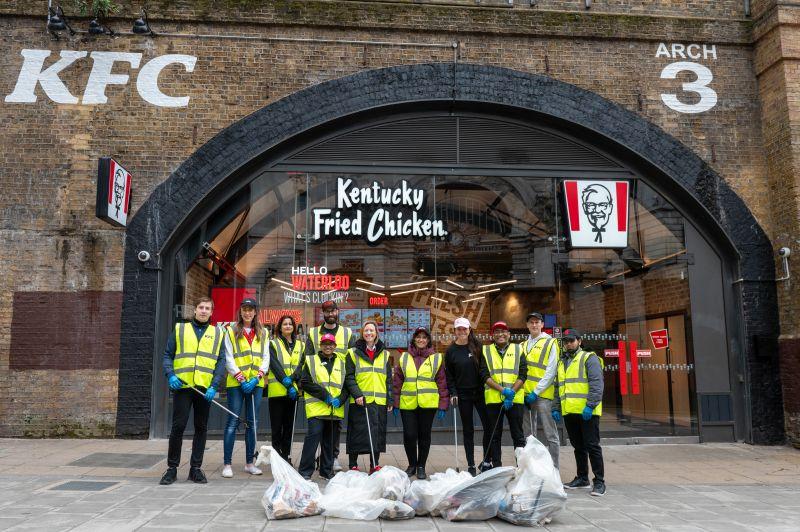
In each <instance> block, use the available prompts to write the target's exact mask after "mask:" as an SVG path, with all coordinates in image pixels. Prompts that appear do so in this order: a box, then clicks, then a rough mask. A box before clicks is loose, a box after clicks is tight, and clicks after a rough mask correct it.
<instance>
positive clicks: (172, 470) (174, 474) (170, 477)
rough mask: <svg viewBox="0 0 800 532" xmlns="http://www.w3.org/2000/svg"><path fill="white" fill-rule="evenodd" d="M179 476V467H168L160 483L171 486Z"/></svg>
mask: <svg viewBox="0 0 800 532" xmlns="http://www.w3.org/2000/svg"><path fill="white" fill-rule="evenodd" d="M177 478H178V468H176V467H168V468H167V470H166V471H165V472H164V476H163V477H161V481H160V482H159V484H161V485H162V486H169V485H170V484H172V483H173V482H175V480H177Z"/></svg>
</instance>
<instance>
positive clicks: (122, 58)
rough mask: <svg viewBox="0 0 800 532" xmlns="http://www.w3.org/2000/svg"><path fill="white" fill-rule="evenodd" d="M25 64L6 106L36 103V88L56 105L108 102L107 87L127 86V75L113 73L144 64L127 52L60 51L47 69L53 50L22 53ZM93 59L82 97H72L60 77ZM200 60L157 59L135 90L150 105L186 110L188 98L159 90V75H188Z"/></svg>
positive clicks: (172, 56) (173, 56)
mask: <svg viewBox="0 0 800 532" xmlns="http://www.w3.org/2000/svg"><path fill="white" fill-rule="evenodd" d="M21 53H22V57H23V58H24V61H23V63H22V68H21V69H20V72H19V76H18V77H17V84H16V86H15V87H14V91H13V92H12V93H11V94H9V95H8V96H6V97H5V102H6V103H34V102H36V99H37V94H36V87H37V86H39V87H41V89H42V91H43V92H44V94H45V95H46V96H47V97H48V98H50V99H51V100H52V101H54V102H56V103H64V104H73V105H74V104H77V103H80V104H82V105H98V104H104V103H106V102H107V101H108V98H107V97H106V87H108V86H109V85H127V84H128V81H129V75H128V74H112V73H111V72H112V70H114V69H116V70H117V71H120V70H122V69H124V68H126V67H124V66H122V64H125V65H127V68H128V69H129V70H136V69H138V68H139V64H140V63H141V61H142V54H139V53H128V52H91V53H89V52H80V51H75V50H61V54H60V56H61V57H60V59H58V61H55V62H54V63H52V64H50V65H49V66H48V67H47V68H45V66H44V64H45V60H46V59H47V58H48V57H50V54H51V53H52V52H51V51H50V50H22V52H21ZM86 57H90V58H91V59H92V70H91V72H89V79H88V80H87V81H86V87H85V88H84V91H83V97H82V98H81V99H80V102H79V100H78V97H77V96H75V95H73V94H72V93H71V92H70V91H69V89H68V88H67V86H66V85H64V82H63V81H61V78H60V77H59V75H60V74H61V72H62V71H64V70H65V69H67V68H68V67H70V66H71V65H72V64H73V63H75V62H76V61H78V60H79V59H84V58H86ZM196 62H197V58H196V57H194V56H191V55H181V54H169V55H160V56H158V57H154V58H153V59H151V60H150V61H148V62H147V63H145V64H144V66H142V68H141V69H139V75H138V76H137V77H136V90H137V91H138V93H139V96H141V97H142V99H143V100H144V101H146V102H147V103H150V104H153V105H156V106H158V107H186V106H188V105H189V97H188V96H173V95H168V94H165V93H164V92H162V91H161V89H160V88H159V87H158V76H159V74H161V71H162V70H164V69H165V68H167V67H169V66H171V65H180V66H181V67H182V68H183V69H184V70H185V71H186V72H192V71H194V65H195V63H196Z"/></svg>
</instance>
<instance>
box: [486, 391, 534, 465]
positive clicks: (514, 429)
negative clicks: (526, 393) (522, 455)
mask: <svg viewBox="0 0 800 532" xmlns="http://www.w3.org/2000/svg"><path fill="white" fill-rule="evenodd" d="M524 408H525V405H521V404H517V403H514V404H513V405H511V408H510V409H509V410H504V409H503V403H492V404H490V405H486V410H487V412H488V413H489V426H488V427H486V428H484V430H485V431H487V432H488V433H489V435H490V436H491V434H492V429H494V437H493V438H492V441H491V443H490V446H491V449H490V450H489V459H488V461H490V462H491V463H492V465H493V466H495V467H500V466H501V465H503V462H502V459H501V450H502V439H503V420H502V416H504V415H505V417H506V419H507V420H508V430H510V431H511V441H512V442H514V448H517V447H525V432H524V431H523V430H522V417H523V414H524ZM495 424H496V425H497V428H496V429H495V428H494V427H495Z"/></svg>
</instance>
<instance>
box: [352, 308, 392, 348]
mask: <svg viewBox="0 0 800 532" xmlns="http://www.w3.org/2000/svg"><path fill="white" fill-rule="evenodd" d="M361 319H362V320H363V321H362V322H361V324H362V325H363V324H364V323H366V322H368V321H374V322H375V323H377V324H378V338H383V336H384V331H385V328H384V322H383V309H382V308H365V309H361ZM358 330H359V331H360V330H361V328H360V327H359V329H358ZM383 341H384V343H385V342H386V339H385V338H384V340H383Z"/></svg>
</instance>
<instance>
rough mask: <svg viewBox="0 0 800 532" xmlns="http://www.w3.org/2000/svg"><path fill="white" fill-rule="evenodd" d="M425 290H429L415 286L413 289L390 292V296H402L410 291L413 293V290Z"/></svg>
mask: <svg viewBox="0 0 800 532" xmlns="http://www.w3.org/2000/svg"><path fill="white" fill-rule="evenodd" d="M425 290H430V288H415V289H414V290H405V291H403V292H395V293H394V294H391V295H392V296H402V295H403V294H411V293H414V292H423V291H425Z"/></svg>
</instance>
